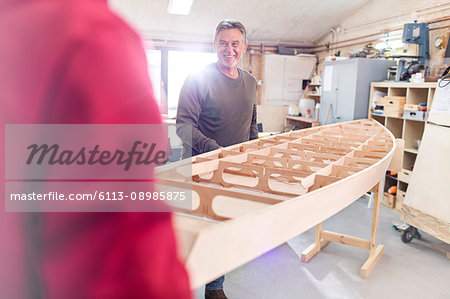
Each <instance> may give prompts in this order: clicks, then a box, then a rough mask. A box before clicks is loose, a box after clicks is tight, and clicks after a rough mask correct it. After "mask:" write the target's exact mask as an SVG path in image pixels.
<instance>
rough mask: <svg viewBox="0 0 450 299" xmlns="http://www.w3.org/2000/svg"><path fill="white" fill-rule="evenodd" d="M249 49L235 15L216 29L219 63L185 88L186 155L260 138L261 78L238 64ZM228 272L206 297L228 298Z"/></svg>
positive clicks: (181, 119)
mask: <svg viewBox="0 0 450 299" xmlns="http://www.w3.org/2000/svg"><path fill="white" fill-rule="evenodd" d="M246 50H247V31H246V29H245V27H244V25H243V24H242V23H241V22H239V21H237V20H233V19H225V20H222V21H221V22H219V24H218V25H217V27H216V32H215V34H214V51H215V52H216V53H217V62H216V63H213V64H210V65H208V66H206V67H205V68H204V69H203V70H202V71H201V72H199V73H195V74H192V75H190V76H189V77H188V78H187V79H186V81H185V82H184V85H183V87H182V89H181V92H180V100H179V103H178V111H177V134H178V136H179V137H180V139H181V140H182V142H183V158H188V157H190V156H191V155H192V156H195V155H198V154H202V153H206V152H209V151H212V150H216V149H218V148H221V147H225V146H230V145H233V144H237V143H241V142H244V141H248V140H252V139H257V138H258V128H257V125H256V80H255V78H254V77H253V76H252V75H251V74H250V73H248V72H246V71H244V70H242V69H240V68H238V64H239V62H240V61H241V58H242V55H243V54H244V53H245V51H246ZM224 280H225V276H221V277H219V278H217V279H216V280H214V281H212V282H210V283H208V284H206V286H205V298H206V299H226V298H227V297H226V295H225V293H224V291H223V283H224Z"/></svg>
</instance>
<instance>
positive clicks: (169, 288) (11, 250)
mask: <svg viewBox="0 0 450 299" xmlns="http://www.w3.org/2000/svg"><path fill="white" fill-rule="evenodd" d="M0 105H1V106H0V119H1V123H2V127H1V132H0V140H1V147H0V172H1V178H2V182H1V187H0V196H1V198H2V201H4V200H5V199H4V197H5V193H4V179H5V171H4V165H5V164H4V163H5V161H4V159H5V154H4V143H3V140H5V137H4V124H34V123H54V124H58V123H65V124H81V123H83V124H84V123H98V124H121V123H124V124H133V123H136V124H151V123H160V122H161V119H160V115H159V110H158V107H157V105H156V102H155V98H154V95H153V90H152V87H151V84H150V81H149V78H148V74H147V64H146V58H145V53H144V51H143V48H142V46H141V41H140V39H139V38H138V36H137V35H136V34H135V33H134V32H133V30H131V29H130V28H129V27H128V26H127V25H126V24H125V23H124V22H123V21H122V20H121V19H120V18H119V17H117V16H116V15H114V14H113V13H112V12H111V11H110V10H109V9H108V8H107V5H106V2H105V1H98V0H97V1H96V0H90V1H87V0H73V1H72V0H63V1H61V0H47V1H44V0H42V1H40V0H34V1H26V0H22V1H16V0H0ZM34 216H37V215H36V214H33V213H5V211H4V205H3V203H2V208H1V211H0V271H1V272H0V297H1V298H31V297H36V298H38V295H39V294H42V295H43V298H55V299H61V298H77V299H79V298H177V299H180V298H190V297H191V294H190V290H189V284H188V278H187V273H186V271H185V269H184V267H183V265H182V264H181V262H180V261H179V259H178V257H177V252H176V244H175V238H174V233H173V228H172V226H171V216H170V214H169V213H43V214H40V215H39V217H37V218H38V219H39V221H40V224H34V223H32V221H33V219H34V218H35V217H34ZM30 221H31V224H30ZM27 223H28V224H27ZM30 227H31V228H32V231H34V233H33V234H32V235H29V233H28V235H27V232H30ZM34 263H35V264H34Z"/></svg>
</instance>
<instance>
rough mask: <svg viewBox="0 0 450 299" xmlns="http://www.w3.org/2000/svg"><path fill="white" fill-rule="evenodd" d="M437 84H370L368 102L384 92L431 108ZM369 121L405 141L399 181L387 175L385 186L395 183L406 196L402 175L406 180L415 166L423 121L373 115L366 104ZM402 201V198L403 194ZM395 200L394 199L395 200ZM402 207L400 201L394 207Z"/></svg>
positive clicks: (410, 102) (423, 125) (405, 184)
mask: <svg viewBox="0 0 450 299" xmlns="http://www.w3.org/2000/svg"><path fill="white" fill-rule="evenodd" d="M436 86H437V84H436V82H425V83H408V82H388V81H385V82H372V83H371V85H370V88H371V90H370V98H369V99H370V101H371V102H372V101H373V100H374V96H376V93H377V92H378V93H386V94H387V95H388V96H400V97H406V103H407V104H415V105H418V104H419V103H426V104H427V107H428V109H430V107H431V104H432V101H433V97H434V94H435V92H436ZM369 106H370V107H369V113H368V115H369V118H372V119H374V120H376V121H378V122H380V123H381V124H383V125H384V126H385V127H386V128H387V129H389V131H391V132H392V134H393V135H394V136H395V137H396V138H402V139H403V140H404V141H405V148H404V150H403V164H402V170H401V171H399V175H398V178H394V177H392V176H388V175H387V176H386V181H387V183H386V184H389V185H395V184H397V192H399V193H401V192H403V193H405V192H407V188H408V181H405V180H407V176H406V175H404V174H403V173H408V174H409V177H410V176H411V175H412V174H413V172H414V164H415V162H416V159H417V158H418V153H419V150H418V146H419V145H420V141H421V140H422V137H423V133H424V130H425V124H426V120H418V119H409V118H403V117H399V116H388V115H384V114H375V113H373V110H372V105H369ZM403 198H404V195H403ZM396 201H397V199H396ZM398 203H399V204H400V206H401V204H402V199H399V202H397V203H396V205H397V204H398Z"/></svg>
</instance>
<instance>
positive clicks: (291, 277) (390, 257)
mask: <svg viewBox="0 0 450 299" xmlns="http://www.w3.org/2000/svg"><path fill="white" fill-rule="evenodd" d="M371 219H372V209H367V200H365V199H363V198H362V199H359V200H357V201H356V202H355V203H353V204H352V205H350V206H349V207H347V208H346V209H344V210H343V211H341V212H340V213H338V214H337V215H335V216H333V217H331V218H330V219H328V220H327V221H326V222H325V223H324V229H325V230H329V231H334V232H338V233H343V234H348V235H352V236H356V237H360V238H365V239H368V238H369V237H370V230H371ZM392 221H399V222H400V216H399V214H398V213H396V212H394V211H392V210H390V209H388V208H385V207H383V206H382V207H381V210H380V218H379V226H378V238H377V239H378V240H377V244H383V245H385V248H384V254H383V256H382V257H381V259H380V260H379V261H378V263H377V265H376V266H375V268H374V270H373V271H372V273H371V274H370V275H369V277H368V278H367V279H363V278H360V277H359V270H360V267H361V266H362V265H363V263H364V262H365V261H366V259H367V257H368V251H367V250H363V249H360V248H355V247H351V246H346V245H342V244H336V243H330V244H329V245H327V246H326V247H325V248H324V249H323V250H322V251H321V252H320V253H319V254H318V255H317V256H315V257H314V258H313V259H312V260H310V261H309V262H308V263H306V264H303V263H301V262H300V259H299V254H300V253H301V252H302V251H303V250H304V249H305V248H306V247H307V246H308V245H310V244H311V243H312V242H313V241H314V229H311V230H309V231H307V232H305V233H303V234H301V235H300V236H297V237H295V238H294V239H292V240H290V241H289V242H288V243H285V244H283V245H281V246H280V247H278V248H275V249H273V250H272V251H270V252H268V253H266V254H264V255H263V256H260V257H259V258H257V259H255V260H253V261H251V262H250V263H248V264H246V265H244V266H242V267H240V268H238V269H236V270H235V271H233V272H231V273H229V274H227V275H226V279H225V285H224V289H225V292H226V294H227V296H228V297H229V298H230V299H247V298H248V299H255V298H257V299H264V298H267V299H278V298H280V299H298V298H377V299H378V298H383V299H386V298H408V299H410V298H411V299H414V298H420V299H423V298H446V299H449V298H450V286H449V284H450V260H448V259H447V258H446V257H444V256H442V255H440V254H439V253H437V252H435V251H434V250H432V249H431V248H430V247H429V244H430V242H435V243H442V242H441V241H439V240H438V239H436V238H434V237H432V236H430V235H428V234H426V233H424V232H422V231H420V233H421V234H422V239H421V240H417V239H413V241H412V242H411V243H409V244H405V243H403V242H402V241H401V240H400V233H399V232H397V231H395V230H394V229H393V228H392ZM293 225H294V224H293ZM297 254H298V255H297ZM203 292H204V290H203V288H201V289H198V290H196V292H195V298H198V299H200V298H204V297H203Z"/></svg>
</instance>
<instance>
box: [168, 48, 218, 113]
mask: <svg viewBox="0 0 450 299" xmlns="http://www.w3.org/2000/svg"><path fill="white" fill-rule="evenodd" d="M216 60H217V56H216V54H215V53H207V52H186V51H169V55H168V84H167V88H168V90H167V100H168V103H167V106H168V115H169V117H175V116H176V114H177V108H178V99H179V96H180V91H181V87H182V86H183V83H184V81H185V80H186V78H187V76H188V75H189V74H191V73H194V72H196V71H199V70H201V69H202V68H203V67H205V66H206V65H208V64H211V63H213V62H215V61H216Z"/></svg>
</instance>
